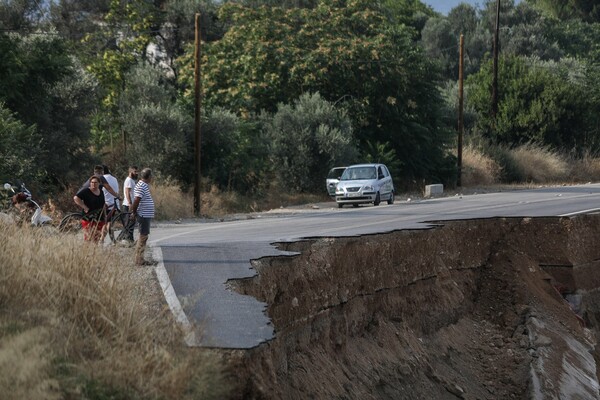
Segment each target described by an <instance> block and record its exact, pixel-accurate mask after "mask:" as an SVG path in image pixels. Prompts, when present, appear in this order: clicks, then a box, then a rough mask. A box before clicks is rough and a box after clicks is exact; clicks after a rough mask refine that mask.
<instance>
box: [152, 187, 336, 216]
mask: <svg viewBox="0 0 600 400" xmlns="http://www.w3.org/2000/svg"><path fill="white" fill-rule="evenodd" d="M204 186H205V187H206V186H208V185H207V184H206V183H205V184H204ZM151 190H152V197H153V199H154V204H155V206H156V218H157V219H161V220H176V219H184V218H192V217H193V216H194V196H193V193H189V192H183V191H182V190H181V189H180V187H179V186H178V185H176V184H173V183H156V184H154V185H152V186H151ZM328 199H329V198H328V196H327V195H326V194H325V193H323V194H321V195H314V194H287V193H283V192H282V191H281V190H279V189H277V188H273V189H272V190H271V191H270V192H269V193H267V194H266V195H265V196H262V197H260V198H252V197H246V196H243V195H240V194H238V193H235V192H222V191H221V190H219V189H218V188H217V187H216V186H215V185H211V186H210V189H209V191H203V192H202V193H201V194H200V200H201V206H200V212H201V214H202V216H208V217H221V216H224V215H227V214H234V213H242V212H260V211H266V210H271V209H274V208H280V207H286V206H289V205H297V204H306V203H314V202H320V201H327V200H328Z"/></svg>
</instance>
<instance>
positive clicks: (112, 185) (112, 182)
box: [102, 165, 119, 239]
mask: <svg viewBox="0 0 600 400" xmlns="http://www.w3.org/2000/svg"><path fill="white" fill-rule="evenodd" d="M102 168H103V172H104V175H103V176H104V179H106V183H107V184H106V185H104V186H103V187H102V192H103V193H104V202H105V203H106V213H107V216H106V225H105V226H104V230H103V231H102V239H104V236H106V232H108V230H109V229H110V221H111V220H112V217H113V214H114V213H115V211H116V207H115V202H116V201H117V199H118V198H119V197H118V196H119V182H118V181H117V178H115V177H114V176H112V175H111V173H110V169H109V168H108V166H107V165H103V166H102ZM108 189H112V192H114V193H116V194H117V196H116V197H115V196H113V195H112V194H111V192H109V191H108ZM117 206H118V204H117Z"/></svg>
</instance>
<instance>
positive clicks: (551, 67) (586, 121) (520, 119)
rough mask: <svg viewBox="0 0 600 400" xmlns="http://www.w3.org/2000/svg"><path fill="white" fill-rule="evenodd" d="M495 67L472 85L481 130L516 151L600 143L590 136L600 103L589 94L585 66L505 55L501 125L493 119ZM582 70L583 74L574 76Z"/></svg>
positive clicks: (486, 67)
mask: <svg viewBox="0 0 600 400" xmlns="http://www.w3.org/2000/svg"><path fill="white" fill-rule="evenodd" d="M491 69H492V67H491V63H490V62H488V63H487V64H485V65H484V67H483V68H482V70H481V71H480V72H479V73H477V74H475V75H472V76H471V77H469V79H468V80H467V85H466V86H467V93H468V94H467V99H468V102H469V103H471V105H473V106H474V107H475V109H476V110H477V112H478V114H479V115H478V117H479V118H478V121H477V128H476V130H477V131H479V133H481V134H482V135H483V136H485V137H488V138H489V139H491V140H492V141H493V142H495V143H497V144H504V145H508V146H510V147H513V146H518V145H521V144H525V143H529V142H535V143H538V144H541V145H543V146H551V147H553V148H555V149H562V150H566V151H571V150H575V151H582V150H583V149H585V148H588V149H589V148H590V146H591V145H592V144H594V142H596V141H590V137H589V135H588V133H589V132H590V130H591V129H592V128H593V123H592V122H593V121H595V120H596V119H595V118H593V119H591V117H593V115H594V112H593V111H592V110H593V109H594V107H597V106H598V105H597V104H593V103H592V102H591V101H590V99H589V98H588V96H587V95H586V92H587V89H586V86H585V81H584V80H583V79H581V77H582V76H585V71H584V70H585V66H582V65H581V64H578V63H577V62H575V61H571V62H567V61H566V60H563V61H561V62H560V63H555V62H543V61H536V60H526V59H523V58H520V57H514V56H507V57H502V58H501V61H500V67H499V85H500V86H501V87H502V88H503V89H502V90H501V91H500V92H499V104H500V107H499V112H498V115H497V119H496V122H494V121H493V120H492V119H491V118H490V115H489V98H490V96H489V93H490V92H489V87H490V82H491V75H492V71H491ZM577 69H580V70H583V72H582V73H580V74H578V73H573V72H575V71H576V70H577ZM494 124H495V126H494ZM492 126H493V127H494V128H493V129H492Z"/></svg>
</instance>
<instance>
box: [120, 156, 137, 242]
mask: <svg viewBox="0 0 600 400" xmlns="http://www.w3.org/2000/svg"><path fill="white" fill-rule="evenodd" d="M137 179H138V167H137V166H135V165H132V166H131V167H129V173H128V174H127V178H125V182H123V210H124V211H125V212H129V211H130V210H131V206H132V205H133V189H135V184H136V181H137ZM125 226H126V228H125V229H126V230H127V238H126V240H127V241H129V242H131V243H133V229H134V227H135V219H131V221H129V220H128V221H127V224H126V225H125Z"/></svg>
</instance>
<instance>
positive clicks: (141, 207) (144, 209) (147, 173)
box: [131, 168, 154, 265]
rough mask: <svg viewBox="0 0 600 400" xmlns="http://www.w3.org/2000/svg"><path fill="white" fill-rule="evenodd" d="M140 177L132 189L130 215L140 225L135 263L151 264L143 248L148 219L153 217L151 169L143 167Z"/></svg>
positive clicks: (146, 235)
mask: <svg viewBox="0 0 600 400" xmlns="http://www.w3.org/2000/svg"><path fill="white" fill-rule="evenodd" d="M140 177H141V179H140V180H139V181H138V183H137V184H136V185H135V189H134V191H133V205H132V206H131V215H132V217H134V218H136V219H137V222H138V224H139V227H140V228H139V229H140V237H139V239H138V242H137V246H136V247H135V265H153V264H154V263H153V262H152V261H147V260H145V259H144V250H145V249H146V242H147V241H148V235H150V221H151V220H152V218H154V200H153V199H152V194H151V193H150V182H151V181H152V170H151V169H150V168H144V169H143V170H142V173H141V174H140Z"/></svg>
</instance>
